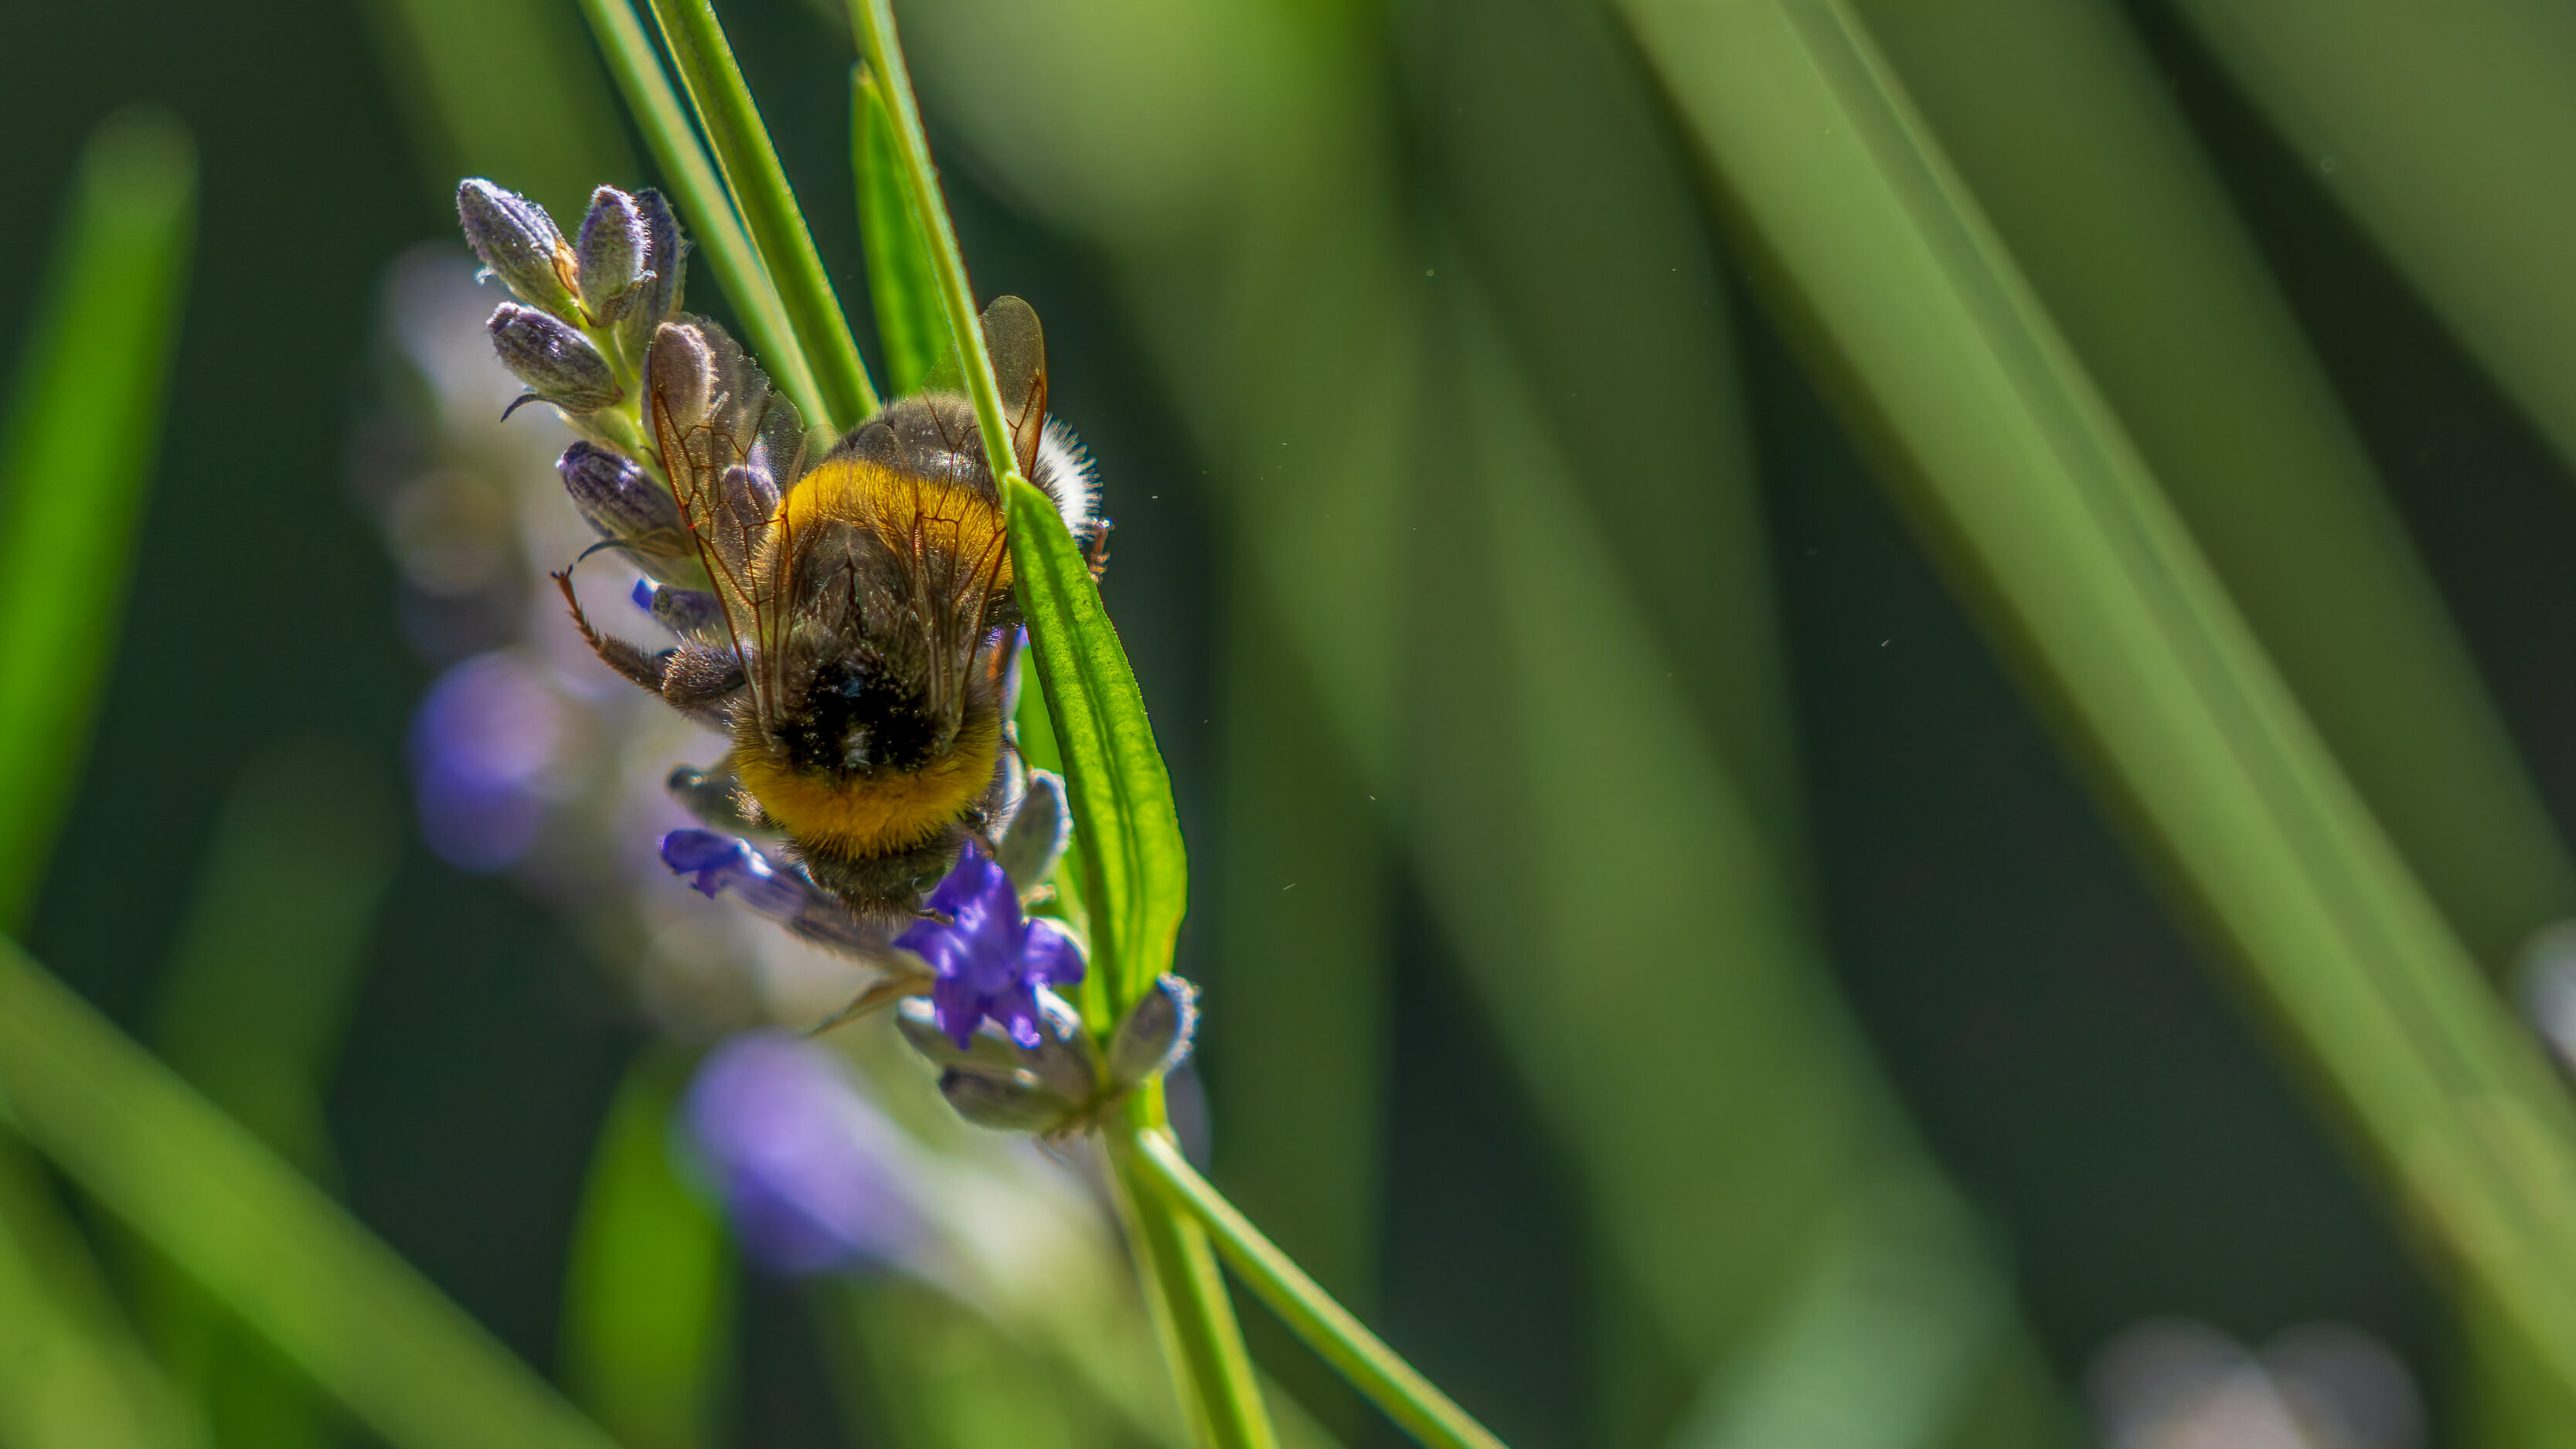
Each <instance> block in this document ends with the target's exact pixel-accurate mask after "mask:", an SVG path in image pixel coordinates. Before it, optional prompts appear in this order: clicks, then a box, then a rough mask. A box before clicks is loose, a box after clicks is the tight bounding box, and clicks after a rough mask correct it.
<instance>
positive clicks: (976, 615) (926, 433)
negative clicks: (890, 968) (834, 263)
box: [558, 297, 1101, 919]
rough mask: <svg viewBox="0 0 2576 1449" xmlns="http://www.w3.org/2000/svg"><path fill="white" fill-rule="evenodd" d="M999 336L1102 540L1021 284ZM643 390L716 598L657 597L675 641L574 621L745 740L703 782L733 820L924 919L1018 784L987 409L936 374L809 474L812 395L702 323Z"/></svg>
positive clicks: (1005, 385) (672, 325) (1015, 409)
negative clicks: (802, 409)
mask: <svg viewBox="0 0 2576 1449" xmlns="http://www.w3.org/2000/svg"><path fill="white" fill-rule="evenodd" d="M982 326H983V332H984V338H985V344H986V347H987V349H988V350H989V351H990V353H991V355H992V358H993V365H994V373H995V376H996V378H997V379H998V381H999V382H1000V384H1001V393H1002V400H1003V414H1004V417H1005V420H1006V422H1007V424H1008V426H1009V427H1010V430H1011V449H1012V453H1013V455H1014V456H1015V457H1016V459H1017V461H1018V463H1019V467H1020V471H1021V472H1022V473H1023V474H1024V475H1025V476H1027V477H1028V478H1029V480H1030V481H1031V482H1033V483H1035V484H1036V485H1037V486H1038V487H1039V488H1041V489H1043V490H1045V491H1046V492H1047V494H1048V495H1049V496H1051V497H1052V498H1053V499H1054V500H1055V502H1056V504H1057V507H1058V508H1059V509H1060V510H1061V512H1062V514H1063V516H1064V521H1065V524H1066V526H1067V527H1068V528H1069V529H1071V530H1072V532H1073V534H1074V536H1075V537H1076V538H1077V539H1081V540H1084V541H1085V542H1087V543H1096V541H1097V539H1098V537H1099V535H1100V533H1101V524H1100V521H1099V519H1098V517H1097V514H1096V511H1095V506H1094V496H1093V495H1094V487H1093V484H1092V481H1091V477H1090V471H1089V467H1088V464H1087V462H1086V461H1085V460H1084V458H1083V456H1082V454H1081V450H1080V447H1079V445H1078V444H1076V443H1075V442H1074V441H1073V438H1072V435H1071V434H1070V433H1069V432H1068V431H1067V430H1065V429H1064V428H1063V427H1061V426H1060V425H1058V424H1057V423H1055V422H1054V421H1053V420H1051V419H1049V418H1048V417H1047V413H1046V395H1047V376H1046V348H1045V340H1044V336H1043V333H1042V332H1041V330H1040V328H1039V325H1038V318H1037V313H1036V312H1034V311H1033V310H1031V309H1030V307H1029V305H1028V304H1027V303H1026V302H1023V301H1021V300H1020V299H1019V298H1017V297H1003V298H999V299H997V300H996V301H995V302H994V303H993V304H992V305H991V307H989V308H988V309H987V310H986V311H985V313H984V317H983V323H982ZM644 392H645V403H646V410H647V414H648V421H649V423H650V428H651V433H652V438H653V442H654V445H655V448H656V450H657V451H658V452H659V454H660V456H661V463H662V469H663V473H664V475H665V477H666V478H667V479H668V482H669V487H670V492H671V496H672V499H673V501H674V503H676V505H677V509H678V518H679V522H680V524H681V526H682V528H683V530H684V531H685V534H686V537H687V540H688V542H689V544H690V545H691V546H692V547H693V549H694V551H695V555H696V560H697V562H698V563H699V564H700V565H702V566H703V568H704V570H705V578H706V581H707V584H708V585H709V592H710V593H712V595H713V599H714V607H713V608H712V609H707V608H704V607H703V603H702V601H693V602H695V603H697V604H698V606H697V607H694V608H692V607H676V608H672V609H668V610H665V609H660V608H657V609H656V613H657V614H661V615H663V616H664V617H665V619H666V622H673V621H676V622H674V627H675V628H676V629H678V631H679V632H680V635H681V642H680V644H679V646H678V647H676V648H673V649H668V650H664V651H662V652H660V653H647V652H646V651H645V650H644V649H642V648H640V647H638V646H637V645H634V644H632V643H629V642H627V641H626V640H623V639H619V638H615V637H613V636H610V635H606V634H602V633H600V632H599V631H597V630H596V629H594V628H593V627H592V626H591V624H590V621H589V620H588V619H587V618H585V617H583V615H582V611H581V607H580V605H579V604H578V603H577V602H572V611H573V618H574V622H575V624H576V626H577V627H579V628H580V630H581V632H582V635H583V637H584V638H585V639H586V640H588V641H589V643H590V645H591V647H592V649H593V650H595V651H596V652H597V653H598V655H599V657H600V658H601V659H602V660H604V661H606V662H607V663H608V665H609V666H610V667H611V668H613V669H615V670H617V672H618V673H620V674H623V675H625V676H626V677H627V678H628V679H631V680H633V681H634V682H635V683H637V684H639V685H642V686H643V687H644V688H646V689H649V690H651V691H653V692H654V693H657V694H659V695H660V696H661V697H662V698H663V699H664V700H666V701H668V702H669V703H670V704H671V705H672V706H673V707H674V708H676V709H678V710H680V711H681V712H682V713H684V714H687V715H689V716H691V717H693V718H695V719H698V720H700V721H702V722H704V723H706V724H709V725H711V726H713V727H715V728H716V729H719V730H721V731H722V732H723V733H724V734H726V735H727V736H728V737H729V738H730V739H731V741H732V748H731V749H730V750H729V751H728V752H727V754H726V756H725V759H724V761H723V762H722V764H721V765H720V766H719V767H718V768H717V769H716V770H714V771H711V772H709V777H710V778H712V779H714V780H717V781H725V780H729V781H730V782H731V788H730V804H731V807H732V812H733V813H734V814H735V815H736V816H737V817H738V818H736V819H734V820H730V821H728V822H727V823H729V824H736V825H739V826H741V827H743V828H747V829H749V830H752V831H754V832H761V833H770V834H774V835H777V836H779V837H782V838H784V840H785V841H786V842H787V843H788V845H789V846H790V848H791V849H792V851H793V853H794V855H795V856H796V858H797V859H798V861H799V862H800V863H801V864H802V865H803V866H804V868H805V870H806V872H807V873H808V874H809V875H810V876H811V877H812V878H813V880H814V883H815V884H816V885H818V886H820V887H822V888H823V889H824V890H826V891H828V892H830V893H831V894H832V895H834V896H835V897H837V898H838V899H840V900H841V901H842V902H843V903H844V904H846V905H848V906H849V907H850V908H851V909H852V910H853V911H855V912H857V913H858V914H859V915H860V916H861V917H863V918H879V919H882V918H885V917H890V916H910V915H914V914H918V913H919V912H920V910H921V900H922V895H923V892H925V891H927V890H928V889H929V888H930V887H932V886H933V885H936V884H937V883H938V882H939V880H940V878H941V877H943V876H945V875H946V874H947V873H948V871H949V869H950V868H951V867H952V866H953V865H955V863H956V861H957V857H958V853H959V851H960V850H961V849H962V848H963V847H964V845H965V844H966V842H968V841H969V840H973V839H979V838H982V837H983V835H984V831H985V829H986V825H987V823H988V821H989V820H990V819H991V818H992V815H993V812H995V811H997V810H998V809H1000V808H1001V807H1002V804H1003V797H1004V794H1005V791H1006V788H1007V780H1008V767H1009V760H1008V758H1007V756H1008V753H1009V750H1010V745H1009V741H1008V739H1007V738H1006V736H1007V733H1008V731H1007V722H1008V721H1007V716H1008V713H1009V707H1010V695H1011V690H1012V681H1013V678H1014V662H1015V661H1014V650H1015V647H1016V646H1015V641H1016V639H1017V637H1018V630H1019V625H1020V622H1021V621H1020V614H1019V608H1018V604H1017V601H1016V599H1015V597H1014V595H1013V594H1012V590H1011V584H1012V575H1011V555H1010V546H1009V534H1008V529H1007V526H1006V523H1005V512H1004V508H1003V502H1002V495H1001V490H1000V488H999V486H998V485H997V484H996V482H995V480H994V478H993V474H992V470H991V468H990V467H989V466H988V464H987V463H986V461H985V455H984V445H983V438H982V433H981V430H980V429H979V428H978V426H977V424H976V419H975V410H974V407H973V405H972V404H971V403H970V402H968V401H967V400H966V398H964V397H963V396H960V395H957V394H956V393H954V392H950V391H945V390H941V389H939V388H938V387H937V386H936V379H934V386H933V389H932V390H930V391H927V392H924V393H921V394H919V395H917V396H913V397H908V398H904V399H901V400H899V401H896V402H894V403H891V404H889V405H888V406H887V407H885V408H884V409H883V410H882V411H880V412H879V413H878V414H877V415H876V416H874V417H872V418H870V419H868V420H867V421H866V422H864V423H861V424H860V425H859V426H857V427H856V428H853V429H852V430H851V431H850V432H849V433H848V434H846V435H845V436H843V437H841V438H840V439H839V440H838V441H837V442H834V443H832V444H831V446H830V447H829V449H828V451H823V452H822V455H821V457H820V459H819V460H818V461H815V462H813V463H812V465H811V466H810V467H809V466H807V463H806V459H807V455H808V453H809V450H810V449H809V443H808V439H807V436H806V432H805V428H804V424H803V421H802V419H801V418H800V417H799V416H798V414H797V411H796V408H795V406H794V405H793V404H792V403H790V402H789V401H788V400H787V399H786V398H785V397H783V396H781V395H780V394H779V393H777V392H776V391H775V390H773V389H772V388H771V386H770V383H769V378H768V377H767V375H766V374H764V373H763V372H762V371H761V370H760V368H759V366H758V365H757V364H756V363H754V362H753V361H752V359H751V358H750V357H748V356H747V355H745V354H744V352H743V351H742V349H741V348H740V347H739V346H737V345H736V344H735V343H734V341H733V339H732V338H730V337H728V336H726V335H725V332H724V330H723V329H722V328H720V327H718V326H717V325H716V324H715V323H713V322H710V321H708V320H706V319H704V318H699V317H692V316H688V315H685V314H683V315H680V316H677V317H674V318H673V319H672V320H670V321H667V322H664V323H663V324H661V326H660V327H658V328H657V329H656V330H655V332H654V334H653V337H652V341H651V344H650V347H649V349H648V352H647V354H646V359H645V368H644ZM558 579H559V581H560V580H562V579H563V576H561V575H559V576H558ZM563 587H564V593H565V598H566V600H567V602H571V600H572V595H571V589H570V585H569V583H568V582H566V583H564V585H563Z"/></svg>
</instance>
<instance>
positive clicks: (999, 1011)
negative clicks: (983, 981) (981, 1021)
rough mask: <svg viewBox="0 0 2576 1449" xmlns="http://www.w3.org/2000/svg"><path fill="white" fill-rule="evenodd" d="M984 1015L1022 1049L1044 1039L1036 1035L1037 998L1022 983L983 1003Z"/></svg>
mask: <svg viewBox="0 0 2576 1449" xmlns="http://www.w3.org/2000/svg"><path fill="white" fill-rule="evenodd" d="M984 1014H985V1015H986V1016H989V1017H991V1018H993V1020H994V1021H996V1022H999V1023H1000V1024H1001V1027H1002V1030H1003V1031H1004V1032H1006V1033H1008V1034H1009V1035H1010V1038H1011V1040H1013V1041H1015V1042H1018V1043H1019V1044H1020V1045H1022V1046H1024V1047H1034V1046H1036V1045H1037V1044H1038V1043H1039V1042H1040V1041H1042V1040H1044V1038H1042V1037H1040V1036H1039V1035H1038V998H1037V993H1036V992H1034V991H1032V990H1030V989H1029V985H1028V983H1027V982H1025V981H1023V982H1020V983H1019V984H1017V985H1015V986H1008V987H1005V988H1003V989H1002V990H1000V991H998V992H995V993H994V994H993V996H992V997H991V998H990V999H989V1000H987V1001H986V1002H985V1003H984Z"/></svg>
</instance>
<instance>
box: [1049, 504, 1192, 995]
mask: <svg viewBox="0 0 2576 1449" xmlns="http://www.w3.org/2000/svg"><path fill="white" fill-rule="evenodd" d="M1005 488H1006V493H1007V498H1008V501H1009V504H1010V510H1011V568H1012V572H1013V574H1014V575H1015V576H1016V577H1017V579H1018V583H1019V591H1020V601H1021V607H1022V608H1023V609H1024V610H1025V611H1026V612H1027V615H1028V621H1029V639H1030V643H1031V645H1032V646H1033V647H1032V649H1031V652H1032V653H1033V654H1034V655H1035V656H1036V658H1037V665H1038V683H1039V684H1040V686H1042V687H1043V688H1044V690H1045V692H1046V707H1047V715H1048V717H1049V718H1050V719H1052V720H1053V721H1054V724H1055V736H1056V747H1057V749H1058V750H1059V751H1060V752H1061V753H1062V755H1063V757H1064V766H1065V771H1064V773H1065V788H1066V793H1067V795H1068V796H1070V797H1071V800H1072V805H1073V816H1074V820H1075V821H1076V822H1077V825H1078V828H1079V830H1080V832H1081V834H1082V836H1083V838H1084V841H1085V846H1084V850H1085V853H1084V856H1083V864H1084V871H1083V887H1084V890H1085V892H1086V898H1085V900H1084V905H1085V907H1086V908H1087V909H1088V911H1089V913H1090V917H1091V926H1092V931H1091V949H1092V961H1093V964H1094V967H1095V969H1097V970H1099V971H1100V972H1101V974H1102V975H1103V977H1104V978H1105V979H1106V980H1107V982H1108V987H1109V995H1110V1005H1111V1007H1112V1009H1113V1010H1114V1011H1116V1012H1119V1013H1123V1012H1124V1011H1125V1010H1126V1007H1127V1003H1129V1002H1131V1001H1133V1000H1135V999H1136V997H1137V996H1139V995H1140V994H1142V993H1143V991H1144V989H1145V987H1146V986H1147V984H1149V983H1150V982H1152V981H1153V979H1154V978H1155V977H1156V976H1157V975H1160V974H1161V973H1162V972H1163V971H1164V970H1165V969H1167V968H1168V967H1169V966H1170V965H1171V961H1172V947H1173V943H1174V941H1175V940H1176V939H1177V938H1178V937H1179V935H1180V930H1181V916H1182V913H1183V912H1184V911H1185V910H1186V909H1187V907H1188V897H1189V863H1188V859H1187V857H1186V855H1185V854H1184V852H1183V850H1182V847H1181V821H1180V812H1179V810H1178V808H1177V807H1176V806H1175V805H1174V804H1173V803H1172V780H1171V776H1170V775H1169V774H1168V773H1167V772H1165V770H1164V768H1163V756H1162V752H1161V751H1160V750H1158V749H1156V748H1155V746H1154V725H1153V721H1152V720H1150V719H1148V718H1146V715H1145V698H1144V695H1143V694H1142V693H1140V692H1139V691H1138V690H1137V688H1136V674H1135V671H1134V670H1132V669H1130V668H1129V667H1128V664H1127V651H1126V649H1125V648H1124V647H1122V646H1121V645H1120V644H1119V642H1118V631H1117V629H1116V627H1115V626H1113V625H1112V624H1111V623H1110V622H1109V611H1108V610H1107V609H1106V608H1104V607H1103V606H1102V604H1101V602H1100V589H1099V587H1098V586H1097V585H1095V584H1094V583H1093V582H1092V581H1091V565H1090V562H1089V561H1088V560H1086V559H1084V558H1083V556H1082V550H1081V549H1080V548H1079V547H1077V546H1076V545H1075V544H1074V541H1073V535H1072V534H1070V533H1068V532H1066V531H1065V526H1064V518H1063V516H1062V515H1061V514H1059V513H1058V512H1057V511H1056V506H1055V501H1054V500H1053V499H1051V498H1049V497H1047V496H1046V495H1045V494H1044V493H1041V492H1039V491H1038V490H1037V488H1036V486H1035V485H1033V484H1030V483H1026V482H1023V481H1021V480H1020V479H1017V478H1013V479H1011V480H1010V481H1009V482H1008V483H1007V484H1006V485H1005Z"/></svg>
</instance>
